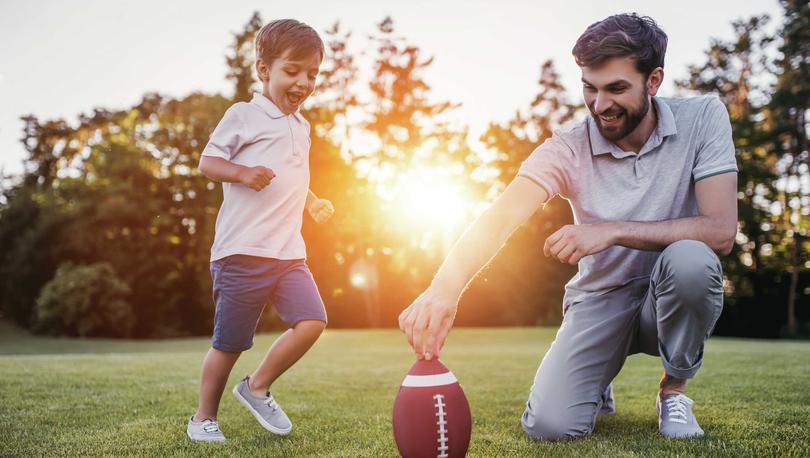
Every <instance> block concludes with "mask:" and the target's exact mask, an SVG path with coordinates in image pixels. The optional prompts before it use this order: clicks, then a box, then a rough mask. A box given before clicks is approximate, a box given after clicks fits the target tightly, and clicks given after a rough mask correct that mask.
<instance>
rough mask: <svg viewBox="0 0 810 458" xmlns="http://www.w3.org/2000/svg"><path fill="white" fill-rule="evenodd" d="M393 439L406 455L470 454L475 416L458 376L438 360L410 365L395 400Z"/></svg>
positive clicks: (415, 457) (447, 457)
mask: <svg viewBox="0 0 810 458" xmlns="http://www.w3.org/2000/svg"><path fill="white" fill-rule="evenodd" d="M393 424H394V440H395V441H396V444H397V448H398V449H399V453H400V454H401V455H402V456H403V457H404V458H422V457H425V458H427V457H435V458H456V457H463V456H465V455H466V454H467V447H468V446H469V445H470V433H471V430H472V418H471V417H470V405H469V404H468V403H467V397H466V396H465V395H464V390H462V389H461V385H459V383H458V380H457V379H456V376H455V375H453V373H452V372H450V370H449V369H448V368H447V367H445V365H444V364H442V363H441V362H439V361H438V360H431V361H426V360H420V361H417V362H416V363H414V365H413V366H411V369H410V370H409V371H408V375H406V376H405V379H404V380H403V381H402V385H401V386H400V388H399V393H398V394H397V397H396V400H395V401H394V417H393Z"/></svg>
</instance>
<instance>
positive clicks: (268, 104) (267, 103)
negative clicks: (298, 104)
mask: <svg viewBox="0 0 810 458" xmlns="http://www.w3.org/2000/svg"><path fill="white" fill-rule="evenodd" d="M251 103H255V104H256V105H258V106H259V108H261V109H262V111H264V112H265V113H267V115H268V116H270V117H271V118H273V119H279V118H283V117H284V116H286V115H285V114H284V113H283V112H282V111H281V109H279V107H277V106H276V104H275V103H273V101H272V100H270V99H268V98H267V97H265V96H264V94H262V93H261V92H254V93H253V100H251ZM293 115H294V116H295V118H296V119H298V121H300V122H304V117H303V116H301V112H300V111H299V110H295V112H294V113H293Z"/></svg>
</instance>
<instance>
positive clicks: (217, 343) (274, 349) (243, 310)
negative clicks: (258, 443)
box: [187, 19, 334, 442]
mask: <svg viewBox="0 0 810 458" xmlns="http://www.w3.org/2000/svg"><path fill="white" fill-rule="evenodd" d="M323 55H324V47H323V42H322V41H321V39H320V37H319V36H318V34H317V32H315V30H313V29H312V28H311V27H309V26H307V25H305V24H302V23H300V22H298V21H295V20H292V19H285V20H277V21H273V22H270V23H269V24H267V25H265V26H264V27H263V28H262V29H261V30H260V31H259V33H258V34H257V36H256V70H257V72H258V75H259V79H260V80H261V83H262V93H261V94H258V93H256V94H254V96H253V100H251V101H250V102H249V103H247V102H240V103H236V104H234V105H233V106H231V107H230V108H229V109H228V111H227V112H226V113H225V116H224V117H223V118H222V120H221V121H220V123H219V125H217V127H216V129H215V130H214V132H213V134H211V138H210V141H209V142H208V145H207V146H206V147H205V150H204V151H203V153H202V158H201V159H200V172H201V173H202V174H203V175H205V176H206V177H208V178H210V179H212V180H215V181H220V182H222V189H223V194H224V200H223V202H222V207H221V208H220V210H219V214H218V215H217V221H216V231H215V236H214V244H213V246H212V248H211V276H212V277H213V282H214V301H215V303H216V313H215V317H214V335H213V339H212V344H211V347H212V348H211V349H210V350H209V351H208V354H207V355H206V357H205V360H204V361H203V366H202V373H201V377H200V378H201V381H200V399H199V405H198V407H197V411H196V412H195V413H194V415H192V416H191V418H190V419H189V422H188V428H187V434H188V436H189V437H190V438H191V439H192V440H196V441H218V442H221V441H224V440H225V437H224V435H223V434H222V431H221V430H220V429H219V424H218V422H217V410H218V408H219V401H220V398H221V397H222V392H223V390H224V389H225V384H226V383H227V380H228V375H229V374H230V372H231V369H233V366H234V364H235V363H236V360H237V359H238V358H239V355H240V354H241V352H243V351H245V350H247V349H249V348H250V347H251V346H253V335H254V334H255V332H256V324H257V322H258V320H259V317H260V316H261V313H262V310H263V308H264V305H265V304H266V303H267V302H272V303H273V306H275V308H276V311H277V312H278V314H279V316H280V317H281V319H282V320H284V322H285V323H286V324H287V325H288V326H289V327H290V329H288V330H287V331H286V332H285V333H283V334H282V335H281V336H280V337H279V338H278V339H277V340H276V341H275V342H274V343H273V345H272V346H271V347H270V350H268V352H267V354H266V355H265V357H264V359H263V360H262V362H261V363H260V364H259V367H258V368H256V370H255V371H254V372H253V373H252V374H250V375H249V376H247V377H245V378H244V379H243V380H242V381H241V382H239V384H238V385H236V386H235V387H234V389H233V394H234V396H235V397H236V398H237V399H238V400H239V402H240V403H241V404H242V405H244V406H245V408H247V409H248V411H249V412H250V413H251V414H253V416H254V417H256V419H257V420H258V421H259V423H260V424H261V425H262V426H263V427H264V428H265V429H267V430H268V431H270V432H272V433H275V434H281V435H284V434H288V433H289V432H290V431H291V430H292V423H291V422H290V420H289V418H288V417H287V415H286V414H285V413H284V411H283V410H282V409H281V407H280V406H279V405H278V403H277V402H276V400H275V399H274V398H273V396H272V395H271V394H270V386H271V385H272V384H273V382H274V381H275V380H276V379H277V378H278V377H279V376H280V375H281V374H283V373H284V372H285V371H286V370H287V369H288V368H290V366H292V365H293V364H294V363H295V362H296V361H298V359H299V358H301V356H303V355H304V353H306V351H307V350H309V348H310V347H311V346H312V344H314V343H315V341H316V340H317V339H318V337H319V336H320V335H321V332H323V329H324V327H325V326H326V311H325V309H324V306H323V302H322V301H321V297H320V295H319V293H318V289H317V287H316V285H315V282H314V281H313V278H312V274H311V273H310V272H309V269H308V268H307V265H306V263H305V261H304V260H305V258H306V249H305V246H304V240H303V238H302V237H301V223H302V215H303V211H304V208H306V209H307V210H308V211H309V214H310V215H311V216H312V218H313V219H315V221H317V222H318V223H321V222H324V221H326V220H327V219H329V217H331V216H332V213H333V212H334V209H333V207H332V204H331V203H330V202H329V201H328V200H324V199H318V197H317V196H315V194H314V193H313V192H312V191H309V145H310V139H309V129H310V127H309V123H308V122H307V121H306V120H305V119H304V118H303V117H302V116H301V114H300V113H299V112H298V109H299V107H300V106H301V104H302V103H303V102H304V100H305V99H306V98H307V97H308V96H309V95H310V94H312V91H313V89H314V88H315V78H316V77H317V76H318V70H319V67H320V64H321V61H322V60H323Z"/></svg>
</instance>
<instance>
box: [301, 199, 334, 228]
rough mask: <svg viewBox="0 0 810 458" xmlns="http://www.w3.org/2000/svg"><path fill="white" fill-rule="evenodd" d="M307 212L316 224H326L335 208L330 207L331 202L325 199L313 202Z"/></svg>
mask: <svg viewBox="0 0 810 458" xmlns="http://www.w3.org/2000/svg"><path fill="white" fill-rule="evenodd" d="M307 210H308V211H309V215H310V216H311V217H312V219H314V220H315V222H316V223H318V224H321V223H324V222H326V220H328V219H329V218H331V217H332V215H333V214H334V213H335V207H334V206H333V205H332V202H329V201H328V200H326V199H316V200H314V201H313V202H312V203H311V204H310V205H309V208H308V209H307Z"/></svg>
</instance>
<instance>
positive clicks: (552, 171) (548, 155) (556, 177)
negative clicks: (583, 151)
mask: <svg viewBox="0 0 810 458" xmlns="http://www.w3.org/2000/svg"><path fill="white" fill-rule="evenodd" d="M572 156H573V152H572V151H571V148H570V147H569V146H568V145H567V144H566V143H565V142H564V141H563V140H562V139H561V138H560V137H559V135H558V134H557V133H555V134H554V136H552V137H551V138H549V139H547V140H546V141H544V142H543V143H542V144H541V145H540V146H538V147H537V148H536V149H535V150H534V151H532V154H530V155H529V157H527V158H526V160H525V161H523V164H521V165H520V169H519V170H518V173H517V175H518V176H521V177H525V178H528V179H530V180H532V181H533V182H534V183H535V184H537V185H538V186H540V187H541V188H543V189H545V191H546V192H547V193H548V197H549V198H551V197H554V195H556V194H561V195H563V196H567V195H568V184H569V177H568V173H569V171H570V167H571V164H572V160H571V159H572Z"/></svg>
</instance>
